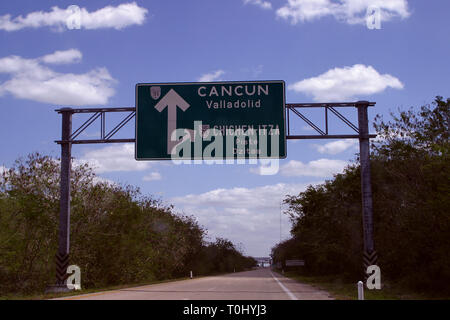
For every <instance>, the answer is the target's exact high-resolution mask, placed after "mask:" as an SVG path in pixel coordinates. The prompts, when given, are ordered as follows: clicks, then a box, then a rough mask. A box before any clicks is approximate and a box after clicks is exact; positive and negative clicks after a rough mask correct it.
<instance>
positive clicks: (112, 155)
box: [76, 143, 150, 173]
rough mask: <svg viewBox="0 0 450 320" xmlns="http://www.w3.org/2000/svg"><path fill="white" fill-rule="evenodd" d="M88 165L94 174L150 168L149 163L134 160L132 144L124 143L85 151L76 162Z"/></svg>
mask: <svg viewBox="0 0 450 320" xmlns="http://www.w3.org/2000/svg"><path fill="white" fill-rule="evenodd" d="M76 161H77V162H79V163H86V162H87V163H88V164H89V165H91V166H92V167H93V168H94V171H95V172H96V173H104V172H114V171H143V170H147V169H148V168H149V167H150V163H149V162H143V161H136V160H135V159H134V144H133V143H124V144H117V145H111V146H107V147H104V148H100V149H95V150H89V151H86V152H85V153H84V154H83V155H82V156H81V157H80V158H79V159H78V160H76Z"/></svg>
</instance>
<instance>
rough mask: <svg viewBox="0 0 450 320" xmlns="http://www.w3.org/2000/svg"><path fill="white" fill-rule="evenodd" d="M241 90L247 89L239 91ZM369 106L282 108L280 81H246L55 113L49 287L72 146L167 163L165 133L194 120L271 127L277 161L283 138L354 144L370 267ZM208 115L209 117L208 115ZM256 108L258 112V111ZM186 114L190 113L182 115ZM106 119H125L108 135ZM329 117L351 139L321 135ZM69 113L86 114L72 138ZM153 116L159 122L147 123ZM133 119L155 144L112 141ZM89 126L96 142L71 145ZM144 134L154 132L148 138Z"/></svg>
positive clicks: (60, 272) (165, 87)
mask: <svg viewBox="0 0 450 320" xmlns="http://www.w3.org/2000/svg"><path fill="white" fill-rule="evenodd" d="M180 86H181V87H180ZM244 86H247V88H245V87H244ZM258 86H260V87H258ZM183 87H184V88H183ZM191 89H192V90H191ZM139 90H141V91H139ZM254 90H255V91H254ZM258 90H259V91H258ZM191 91H192V92H191ZM258 92H259V95H258ZM233 95H234V98H233ZM138 99H139V100H140V102H142V101H143V100H144V101H146V104H145V103H144V104H143V105H142V104H138ZM142 99H143V100H142ZM221 101H222V102H221ZM243 102H245V107H244V106H243V105H242V104H241V103H243ZM229 103H231V104H229ZM238 104H239V106H238ZM374 105H375V102H368V101H358V102H346V103H308V104H304V103H297V104H294V103H288V104H285V100H284V81H259V82H258V81H253V82H250V81H246V82H220V83H219V82H217V83H189V84H187V83H184V84H180V83H173V84H139V85H137V86H136V108H133V107H128V108H79V109H72V108H61V109H57V110H56V111H57V112H58V113H60V114H61V115H62V134H61V140H58V141H56V143H58V144H60V145H61V185H60V216H59V233H58V253H57V255H56V286H55V287H56V288H60V289H61V290H62V288H64V287H65V280H66V278H67V274H66V270H67V267H68V266H69V252H70V175H71V157H72V153H71V149H72V145H73V144H94V143H136V144H137V143H143V146H144V149H141V150H143V151H142V153H140V152H139V150H138V149H137V152H136V158H137V159H139V158H142V159H146V158H147V157H148V156H149V155H152V152H153V151H151V150H156V151H155V152H156V153H155V152H154V153H153V155H156V156H155V157H153V156H150V157H149V158H159V159H170V158H169V157H168V156H170V151H171V150H170V148H169V146H170V144H171V142H170V141H169V136H170V135H171V132H170V130H169V129H172V130H176V129H178V128H179V124H180V123H181V125H182V126H183V128H184V129H185V130H187V132H190V131H189V130H191V131H192V130H193V131H195V128H194V127H193V126H192V124H191V123H190V122H193V121H196V120H199V121H202V120H204V124H205V125H207V129H211V128H215V127H220V126H227V125H228V126H232V125H233V126H234V125H240V126H247V127H246V128H247V130H249V129H250V128H249V127H248V126H249V125H252V126H258V125H268V124H269V125H270V124H271V125H273V126H274V127H275V126H276V125H278V128H279V130H280V132H279V134H278V136H277V139H279V142H280V153H279V154H276V157H275V158H284V157H285V156H286V154H287V150H286V145H285V143H286V139H291V140H295V139H359V145H360V162H361V191H362V217H363V234H364V256H363V262H364V266H365V269H366V267H367V266H368V265H373V264H376V262H377V254H376V252H375V249H374V241H373V208H372V189H371V178H370V158H369V156H370V145H369V139H370V138H374V137H375V135H370V134H369V127H368V115H367V109H368V107H370V106H374ZM195 106H197V107H199V106H202V108H197V107H195ZM177 107H178V108H180V109H181V111H183V112H179V113H178V114H179V115H180V116H179V117H178V115H177V113H176V109H177ZM341 107H354V108H356V109H357V112H358V126H356V125H354V124H353V123H352V122H351V121H349V120H348V119H347V118H346V117H344V116H343V115H342V114H341V113H340V112H339V111H338V110H337V108H341ZM139 108H144V109H143V113H142V117H141V116H140V115H139V116H138V117H137V116H136V114H137V112H140V110H139ZM208 108H209V109H208ZM211 108H212V109H213V110H211ZM264 108H265V109H266V110H264ZM306 108H321V109H323V110H324V119H325V128H324V129H321V128H320V127H319V126H317V125H315V124H314V123H313V122H312V121H311V120H310V119H308V118H307V117H306V116H305V115H304V114H303V113H302V111H303V110H304V109H306ZM189 109H190V110H189ZM165 110H167V113H165ZM207 110H210V112H207ZM163 111H164V112H163ZM226 111H228V112H226ZM189 112H190V113H191V114H190V115H189ZM109 113H126V115H125V116H124V118H123V119H122V120H121V121H120V122H119V123H118V124H117V125H116V126H114V127H113V129H112V130H110V131H108V132H107V131H106V115H107V114H109ZM163 113H164V114H167V117H166V118H165V120H164V121H163V119H162V118H161V115H162V114H163ZM291 113H292V114H294V115H296V116H298V117H299V118H300V119H302V120H303V121H304V122H305V123H306V124H308V125H309V126H311V127H312V128H313V129H314V130H315V131H316V132H317V133H318V134H316V135H291V134H290V129H291V126H290V117H291ZM329 113H332V114H333V115H334V116H336V117H337V118H338V119H340V120H341V121H342V122H343V123H345V124H346V125H347V126H348V127H350V128H351V129H352V130H353V131H355V133H356V134H351V135H349V134H337V135H330V134H329V130H328V122H329V117H328V114H329ZM74 114H91V116H90V117H89V118H88V119H87V120H86V121H85V122H84V123H83V124H82V125H81V126H80V127H78V128H77V129H76V130H75V131H72V116H73V115H74ZM158 116H159V118H155V117H158ZM183 116H186V117H188V119H187V120H189V121H186V119H184V120H183ZM152 117H153V119H152ZM171 117H172V118H171ZM133 118H135V119H136V118H138V119H136V137H137V138H138V139H155V138H156V137H157V138H158V139H159V140H158V141H147V142H146V141H145V140H144V141H140V140H139V141H138V140H137V139H136V138H127V139H116V138H114V136H115V134H116V133H117V132H119V131H120V130H121V129H122V128H123V127H124V126H125V125H126V124H128V123H129V122H130V121H131V120H132V119H133ZM142 119H146V121H149V122H150V123H151V125H150V126H146V124H145V123H141V122H140V121H142ZM97 120H99V122H100V136H99V137H98V138H96V139H78V137H79V136H80V134H81V133H82V132H83V131H85V130H86V129H87V128H88V127H90V126H92V125H93V124H94V123H96V122H98V121H97ZM188 122H189V123H188ZM202 122H203V121H202ZM286 122H287V125H286ZM141 125H144V127H145V126H146V127H145V128H146V129H145V130H147V131H150V132H146V131H145V130H144V131H142V132H141V131H138V129H139V127H141ZM138 126H139V127H138ZM258 128H260V127H258ZM264 128H265V127H264ZM203 129H205V128H202V130H203ZM139 130H140V129H139ZM151 130H156V131H154V132H151ZM260 131H264V130H260ZM202 133H203V132H202ZM155 143H156V144H155ZM194 143H195V141H194ZM233 143H234V142H233ZM136 147H137V146H136ZM259 147H260V142H258V148H259ZM149 150H150V151H149ZM149 152H150V153H149ZM141 156H142V157H141ZM245 157H246V158H250V157H251V156H250V155H249V154H245ZM232 159H235V155H233V157H232Z"/></svg>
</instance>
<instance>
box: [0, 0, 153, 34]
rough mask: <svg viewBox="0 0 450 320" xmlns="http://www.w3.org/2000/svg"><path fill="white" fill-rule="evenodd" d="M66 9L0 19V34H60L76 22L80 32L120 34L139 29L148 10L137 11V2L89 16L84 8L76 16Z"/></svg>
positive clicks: (106, 8)
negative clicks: (47, 30) (109, 30)
mask: <svg viewBox="0 0 450 320" xmlns="http://www.w3.org/2000/svg"><path fill="white" fill-rule="evenodd" d="M75 12H76V11H74V10H72V9H71V8H70V6H69V7H67V9H60V8H59V7H56V6H55V7H52V9H51V11H50V12H44V11H35V12H31V13H29V14H27V15H26V16H25V17H22V16H18V17H16V18H14V19H12V18H11V15H10V14H7V15H3V16H0V30H5V31H17V30H21V29H24V28H40V27H52V28H54V29H57V30H59V31H63V30H64V29H66V28H67V24H68V23H69V24H70V21H72V20H76V19H78V18H79V22H80V28H81V29H87V30H90V29H101V28H113V29H116V30H120V29H123V28H126V27H129V26H132V25H142V24H143V23H144V21H145V18H146V15H147V12H148V10H147V9H145V8H142V7H139V6H138V5H137V4H136V2H131V3H123V4H120V5H118V6H117V7H113V6H106V7H104V8H101V9H98V10H97V11H93V12H89V11H88V10H87V9H86V8H80V10H79V11H78V12H79V15H78V16H76V19H74V17H75V14H77V13H75Z"/></svg>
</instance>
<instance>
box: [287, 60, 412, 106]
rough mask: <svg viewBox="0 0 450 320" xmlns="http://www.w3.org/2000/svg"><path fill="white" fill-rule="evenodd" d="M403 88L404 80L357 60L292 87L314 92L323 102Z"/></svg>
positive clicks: (299, 90)
mask: <svg viewBox="0 0 450 320" xmlns="http://www.w3.org/2000/svg"><path fill="white" fill-rule="evenodd" d="M389 87H390V88H394V89H403V87H404V86H403V84H402V83H401V82H400V80H399V79H397V78H396V77H394V76H391V75H390V74H380V73H378V71H377V70H375V69H374V68H373V67H372V66H365V65H363V64H355V65H353V66H352V67H344V68H334V69H331V70H328V71H327V72H325V73H323V74H321V75H319V76H317V77H313V78H309V79H305V80H302V81H299V82H296V83H294V84H291V85H289V87H288V88H289V89H290V90H293V91H296V92H301V93H305V94H310V95H312V96H313V99H314V100H316V101H318V100H322V101H323V102H326V101H331V100H341V101H342V100H351V99H356V98H357V97H360V96H368V95H371V94H375V93H379V92H382V91H384V90H385V89H386V88H389Z"/></svg>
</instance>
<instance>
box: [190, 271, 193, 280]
mask: <svg viewBox="0 0 450 320" xmlns="http://www.w3.org/2000/svg"><path fill="white" fill-rule="evenodd" d="M190 277H191V279H192V278H193V276H192V271H191V274H190Z"/></svg>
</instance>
